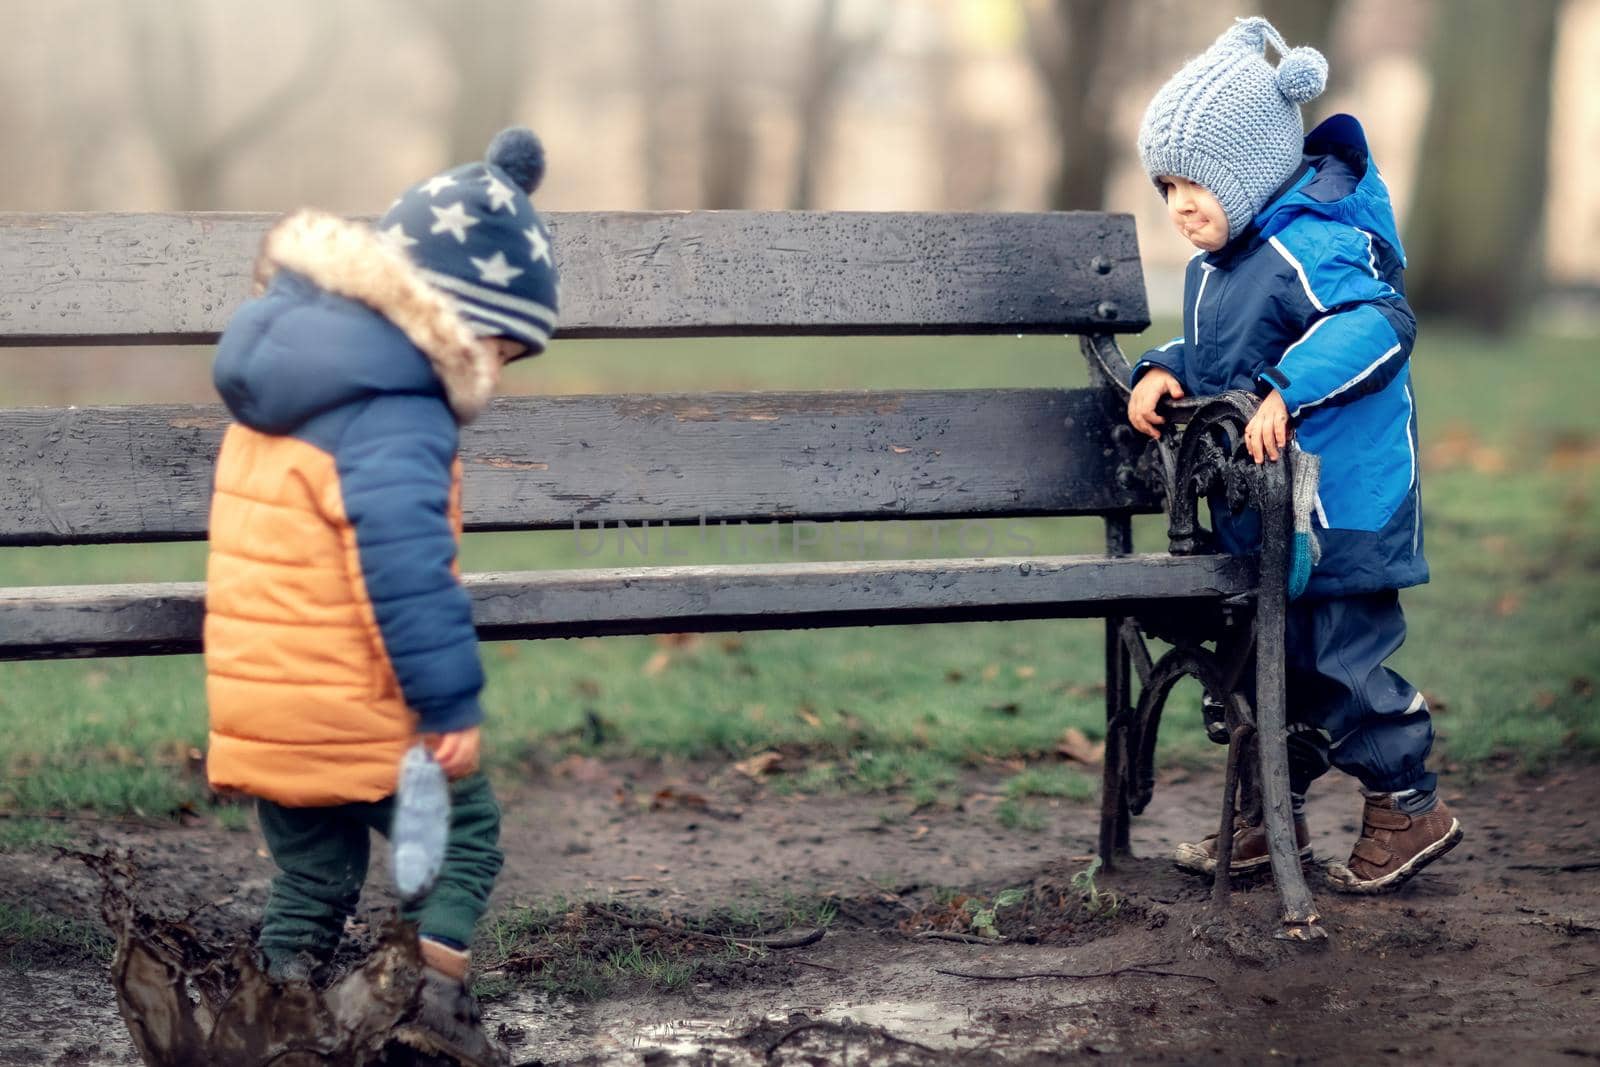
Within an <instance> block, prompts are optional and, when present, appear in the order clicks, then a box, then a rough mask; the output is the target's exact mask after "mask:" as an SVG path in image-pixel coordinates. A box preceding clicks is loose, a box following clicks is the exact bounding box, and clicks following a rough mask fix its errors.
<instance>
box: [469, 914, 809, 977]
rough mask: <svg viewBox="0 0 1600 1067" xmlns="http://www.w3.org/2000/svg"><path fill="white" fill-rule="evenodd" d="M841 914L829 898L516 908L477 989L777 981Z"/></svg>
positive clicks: (491, 935)
mask: <svg viewBox="0 0 1600 1067" xmlns="http://www.w3.org/2000/svg"><path fill="white" fill-rule="evenodd" d="M836 914H837V908H836V907H835V906H834V905H833V904H832V903H830V902H828V901H813V902H805V903H801V902H795V903H793V904H792V905H791V906H790V907H789V908H787V909H786V910H785V911H783V912H775V913H762V912H759V911H744V912H742V913H736V912H733V911H730V910H727V909H717V910H713V911H711V912H710V913H708V914H706V915H703V916H693V915H681V914H674V913H672V912H665V911H661V910H658V909H651V908H642V907H639V906H637V905H629V904H614V903H608V904H602V903H598V902H595V901H587V902H580V903H572V904H568V903H566V902H557V903H554V904H549V905H534V906H522V907H511V908H508V909H506V910H504V911H503V912H501V913H500V914H499V915H497V916H495V917H494V918H493V919H491V920H490V922H489V929H488V931H487V933H486V934H484V935H483V936H481V937H480V939H479V942H478V950H477V952H478V959H479V960H480V961H481V964H482V966H483V968H484V971H483V976H482V977H481V978H480V979H479V980H478V982H477V985H476V992H477V993H478V996H479V997H481V998H483V999H485V1000H494V999H496V998H499V997H504V996H506V995H507V994H509V993H511V992H513V991H515V990H518V989H532V990H537V991H539V992H542V993H546V994H550V995H555V996H566V997H571V998H574V999H577V1000H580V1001H583V1000H598V999H600V998H602V997H607V996H615V995H619V994H624V993H627V992H630V991H634V992H637V991H639V990H640V989H653V990H656V991H658V992H664V993H669V992H676V991H680V990H684V989H687V988H689V987H690V986H691V985H697V986H700V987H707V986H731V985H738V984H741V983H749V982H756V981H770V980H772V979H773V978H774V977H780V976H782V975H784V974H788V973H790V972H791V971H792V969H793V968H792V963H791V961H790V960H788V959H787V958H785V957H784V955H783V953H784V952H786V951H788V950H791V949H800V948H805V947H807V946H810V945H814V944H816V943H817V942H819V941H821V940H822V938H823V936H824V935H825V933H826V931H827V928H828V927H829V925H831V924H832V922H833V921H834V918H835V916H836ZM486 949H487V951H486Z"/></svg>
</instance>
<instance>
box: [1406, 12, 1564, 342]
mask: <svg viewBox="0 0 1600 1067" xmlns="http://www.w3.org/2000/svg"><path fill="white" fill-rule="evenodd" d="M1560 7H1561V0H1521V2H1519V3H1516V4H1508V3H1504V2H1503V0H1453V2H1452V3H1451V4H1450V6H1449V9H1448V11H1447V12H1443V11H1442V12H1440V14H1441V16H1444V17H1440V18H1437V19H1435V20H1434V34H1435V36H1434V45H1433V56H1432V67H1433V79H1434V81H1433V101H1432V105H1431V107H1430V109H1429V112H1428V121H1427V127H1426V129H1425V131H1424V134H1423V143H1422V157H1421V165H1420V166H1419V167H1418V168H1417V191H1416V194H1415V195H1414V196H1413V197H1412V200H1411V204H1412V206H1411V219H1410V224H1409V228H1408V231H1407V234H1406V245H1407V248H1408V250H1409V252H1410V253H1411V261H1412V270H1411V273H1410V275H1409V277H1408V282H1409V298H1410V300H1411V303H1412V305H1413V306H1414V307H1415V308H1416V309H1417V312H1418V313H1419V314H1421V315H1427V314H1434V315H1443V316H1448V317H1451V318H1455V319H1459V320H1461V321H1464V322H1467V323H1470V324H1472V325H1474V326H1478V327H1481V328H1484V329H1487V330H1491V331H1496V332H1499V331H1503V330H1506V329H1507V328H1509V327H1510V326H1512V325H1514V324H1515V323H1516V321H1517V320H1518V318H1519V317H1520V316H1521V315H1522V314H1523V312H1524V311H1525V309H1526V306H1527V300H1528V298H1529V297H1530V296H1531V295H1532V294H1533V293H1534V292H1535V291H1536V290H1537V288H1538V285H1539V273H1540V271H1539V259H1540V252H1541V247H1540V245H1541V242H1540V238H1539V234H1540V225H1541V222H1542V217H1543V208H1544V199H1545V190H1546V185H1547V181H1546V179H1547V163H1546V160H1547V156H1548V151H1549V127H1550V92H1551V84H1550V83H1551V68H1552V66H1553V61H1554V56H1555V42H1556V23H1557V16H1558V15H1559V12H1560Z"/></svg>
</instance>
